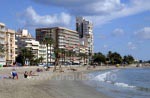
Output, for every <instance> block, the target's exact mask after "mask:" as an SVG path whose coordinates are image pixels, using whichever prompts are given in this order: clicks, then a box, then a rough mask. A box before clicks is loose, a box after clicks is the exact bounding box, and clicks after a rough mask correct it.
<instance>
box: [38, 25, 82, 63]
mask: <svg viewBox="0 0 150 98" xmlns="http://www.w3.org/2000/svg"><path fill="white" fill-rule="evenodd" d="M45 37H49V38H52V39H53V42H54V44H53V45H52V47H51V48H53V49H50V50H51V53H50V57H51V58H53V57H54V48H55V47H58V48H59V50H60V51H61V50H62V51H61V52H64V53H62V54H63V55H65V56H61V59H60V61H61V62H79V61H78V59H77V57H76V56H72V57H67V53H68V52H70V53H71V52H72V53H74V54H77V53H79V47H78V45H79V34H78V32H77V31H74V30H70V29H67V28H63V27H53V28H37V29H36V40H37V41H40V42H42V41H43V39H44V38H45ZM51 62H54V61H50V63H51Z"/></svg>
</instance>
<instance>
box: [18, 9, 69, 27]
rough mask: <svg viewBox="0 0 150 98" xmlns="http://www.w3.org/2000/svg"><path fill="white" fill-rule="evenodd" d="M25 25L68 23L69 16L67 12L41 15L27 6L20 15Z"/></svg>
mask: <svg viewBox="0 0 150 98" xmlns="http://www.w3.org/2000/svg"><path fill="white" fill-rule="evenodd" d="M20 19H21V21H23V23H24V25H25V26H30V27H31V26H32V27H34V26H55V25H69V23H70V21H71V16H70V15H69V14H67V13H64V12H62V13H60V14H53V15H45V16H41V15H39V14H37V13H36V11H35V10H34V9H33V8H32V7H28V8H27V9H26V10H25V11H24V12H23V13H22V14H21V16H20Z"/></svg>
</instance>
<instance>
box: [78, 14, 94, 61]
mask: <svg viewBox="0 0 150 98" xmlns="http://www.w3.org/2000/svg"><path fill="white" fill-rule="evenodd" d="M76 31H77V32H79V37H80V45H81V46H82V47H81V50H85V51H84V52H85V53H86V54H87V55H88V56H89V60H88V62H90V60H91V56H92V54H93V53H94V51H93V49H94V44H93V42H94V40H93V39H94V38H93V24H92V22H90V21H88V20H86V19H84V18H83V17H76Z"/></svg>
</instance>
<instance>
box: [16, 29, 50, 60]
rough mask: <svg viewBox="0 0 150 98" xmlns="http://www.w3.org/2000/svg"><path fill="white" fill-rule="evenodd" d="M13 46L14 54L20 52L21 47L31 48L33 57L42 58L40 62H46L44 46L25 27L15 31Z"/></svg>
mask: <svg viewBox="0 0 150 98" xmlns="http://www.w3.org/2000/svg"><path fill="white" fill-rule="evenodd" d="M15 47H16V56H17V55H18V54H19V53H20V52H21V49H23V48H28V49H31V51H32V53H33V55H34V56H35V57H37V58H40V57H42V58H43V61H42V63H46V61H47V58H46V57H47V50H46V46H45V45H43V44H40V43H39V41H36V40H35V39H34V38H33V37H32V36H31V34H30V33H29V32H28V30H26V29H23V30H18V32H17V33H16V46H15ZM35 59H36V58H35Z"/></svg>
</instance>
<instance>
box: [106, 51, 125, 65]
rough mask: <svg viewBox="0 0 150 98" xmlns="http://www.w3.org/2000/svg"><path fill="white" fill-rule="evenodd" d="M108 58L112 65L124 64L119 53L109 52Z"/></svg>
mask: <svg viewBox="0 0 150 98" xmlns="http://www.w3.org/2000/svg"><path fill="white" fill-rule="evenodd" d="M107 58H108V59H109V62H110V64H121V63H122V57H121V55H120V54H119V53H117V52H114V53H112V52H111V51H109V52H108V54H107Z"/></svg>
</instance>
